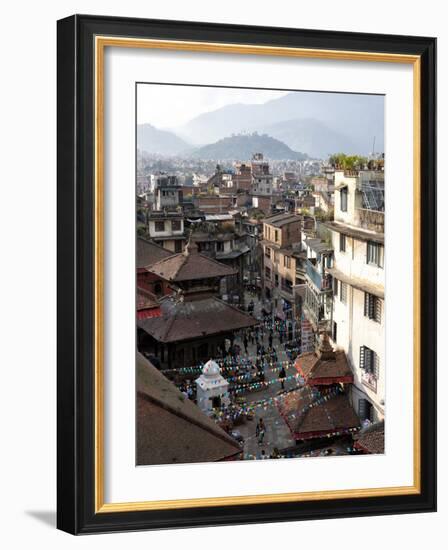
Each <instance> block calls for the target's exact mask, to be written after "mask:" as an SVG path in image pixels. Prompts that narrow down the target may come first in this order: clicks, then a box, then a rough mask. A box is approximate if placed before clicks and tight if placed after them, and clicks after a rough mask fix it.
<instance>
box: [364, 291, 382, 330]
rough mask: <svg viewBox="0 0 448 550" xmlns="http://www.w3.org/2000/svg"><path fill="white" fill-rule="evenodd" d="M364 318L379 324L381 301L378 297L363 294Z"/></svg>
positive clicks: (366, 293)
mask: <svg viewBox="0 0 448 550" xmlns="http://www.w3.org/2000/svg"><path fill="white" fill-rule="evenodd" d="M364 316H365V317H368V318H369V319H372V320H373V321H376V322H377V323H381V300H380V298H378V296H375V295H374V294H369V293H368V292H365V293H364Z"/></svg>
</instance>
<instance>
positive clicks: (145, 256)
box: [136, 237, 171, 269]
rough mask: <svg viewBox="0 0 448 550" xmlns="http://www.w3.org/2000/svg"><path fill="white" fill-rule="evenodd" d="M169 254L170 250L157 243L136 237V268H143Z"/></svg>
mask: <svg viewBox="0 0 448 550" xmlns="http://www.w3.org/2000/svg"><path fill="white" fill-rule="evenodd" d="M168 256H171V252H169V251H168V250H165V248H162V247H161V246H159V245H158V244H156V243H154V242H151V241H147V240H146V239H143V238H142V237H137V245H136V264H137V265H136V267H137V269H142V268H145V267H146V266H148V265H151V264H154V263H155V262H158V261H159V260H162V259H163V258H167V257H168Z"/></svg>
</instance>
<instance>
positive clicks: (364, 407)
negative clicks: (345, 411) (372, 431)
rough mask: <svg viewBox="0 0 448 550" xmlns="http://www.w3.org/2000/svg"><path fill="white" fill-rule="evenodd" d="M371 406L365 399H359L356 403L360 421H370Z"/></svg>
mask: <svg viewBox="0 0 448 550" xmlns="http://www.w3.org/2000/svg"><path fill="white" fill-rule="evenodd" d="M371 415H372V404H371V403H370V401H368V400H367V399H360V400H359V401H358V416H359V419H360V420H361V421H362V420H367V419H368V420H371Z"/></svg>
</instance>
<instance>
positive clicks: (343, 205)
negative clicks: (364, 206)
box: [339, 187, 348, 212]
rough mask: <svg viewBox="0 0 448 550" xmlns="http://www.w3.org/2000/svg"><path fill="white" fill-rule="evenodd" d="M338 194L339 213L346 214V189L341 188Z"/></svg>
mask: <svg viewBox="0 0 448 550" xmlns="http://www.w3.org/2000/svg"><path fill="white" fill-rule="evenodd" d="M339 193H340V194H341V211H342V212H347V197H348V190H347V187H343V188H342V189H341V190H340V191H339Z"/></svg>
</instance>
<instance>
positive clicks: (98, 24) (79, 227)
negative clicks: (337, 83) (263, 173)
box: [57, 15, 436, 534]
mask: <svg viewBox="0 0 448 550" xmlns="http://www.w3.org/2000/svg"><path fill="white" fill-rule="evenodd" d="M57 31H58V32H57V35H58V37H57V48H58V58H57V70H58V76H57V92H58V107H57V118H58V122H57V134H58V153H57V162H58V167H57V178H58V202H57V204H58V222H57V229H58V306H57V307H58V309H57V314H58V339H57V343H58V355H57V359H58V373H57V374H58V377H57V378H58V382H57V390H58V399H57V416H58V424H57V435H58V456H57V469H58V477H57V492H58V506H57V526H58V528H59V529H62V530H64V531H67V532H69V533H72V534H82V533H100V532H112V531H128V530H139V529H162V528H175V527H194V526H210V525H231V524H241V523H259V522H273V521H292V520H305V519H323V518H337V517H355V516H369V515H385V514H401V513H412V512H431V511H435V510H436V126H435V117H436V39H435V38H426V37H411V36H398V35H380V34H360V33H348V32H335V31H317V30H302V29H300V30H299V29H286V28H269V27H252V26H242V25H223V24H215V23H192V22H184V21H162V20H145V19H130V18H121V17H102V16H89V15H74V16H71V17H68V18H66V19H62V20H60V21H58V27H57ZM95 35H103V36H104V35H113V36H122V37H134V38H158V39H173V40H196V41H203V42H207V41H210V42H223V43H235V44H238V43H242V44H256V45H266V46H289V47H299V48H320V49H326V50H330V49H334V50H346V51H348V50H350V51H364V52H384V53H395V54H411V55H419V56H421V77H422V78H421V182H422V190H421V201H422V202H421V224H422V225H421V258H422V262H421V266H422V268H421V269H422V271H421V357H422V365H421V391H422V393H421V428H422V433H421V493H420V494H418V495H402V496H386V497H366V498H354V499H337V500H325V501H310V502H287V503H269V504H248V505H235V506H233V505H232V506H216V507H204V508H185V509H180V510H158V511H157V510H154V511H136V512H113V513H99V514H95V513H94V488H95V483H94V395H95V393H94V338H93V335H94V286H93V282H94V130H95V129H94V47H93V41H94V36H95Z"/></svg>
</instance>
